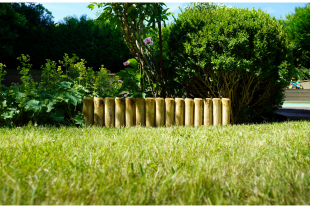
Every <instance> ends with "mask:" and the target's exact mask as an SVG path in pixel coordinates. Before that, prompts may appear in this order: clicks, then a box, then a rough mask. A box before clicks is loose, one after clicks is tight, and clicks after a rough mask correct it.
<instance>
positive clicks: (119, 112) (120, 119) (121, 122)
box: [115, 97, 125, 128]
mask: <svg viewBox="0 0 310 208" xmlns="http://www.w3.org/2000/svg"><path fill="white" fill-rule="evenodd" d="M123 126H125V98H120V97H117V98H115V127H116V128H119V127H123Z"/></svg>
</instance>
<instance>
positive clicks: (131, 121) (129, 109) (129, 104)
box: [126, 98, 136, 127]
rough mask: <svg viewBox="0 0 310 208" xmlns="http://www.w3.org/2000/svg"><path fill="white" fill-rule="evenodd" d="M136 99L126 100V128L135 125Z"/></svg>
mask: <svg viewBox="0 0 310 208" xmlns="http://www.w3.org/2000/svg"><path fill="white" fill-rule="evenodd" d="M135 109H136V106H135V99H134V98H126V127H131V126H134V125H135Z"/></svg>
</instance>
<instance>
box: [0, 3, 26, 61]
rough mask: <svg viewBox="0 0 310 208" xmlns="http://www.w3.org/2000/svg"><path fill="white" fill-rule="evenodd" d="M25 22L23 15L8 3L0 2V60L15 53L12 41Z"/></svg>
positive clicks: (17, 35)
mask: <svg viewBox="0 0 310 208" xmlns="http://www.w3.org/2000/svg"><path fill="white" fill-rule="evenodd" d="M26 22H27V20H26V18H25V16H23V15H21V14H19V13H18V12H16V11H15V10H14V9H13V7H12V6H11V4H10V3H1V4H0V25H1V27H0V37H1V39H0V45H1V48H0V49H1V50H0V51H1V53H0V58H1V60H5V59H7V58H9V57H10V56H14V55H15V51H14V42H15V41H16V39H17V38H18V37H19V36H20V34H19V33H18V31H19V30H20V29H21V28H23V27H24V26H25V24H26Z"/></svg>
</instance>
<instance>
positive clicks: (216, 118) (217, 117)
mask: <svg viewBox="0 0 310 208" xmlns="http://www.w3.org/2000/svg"><path fill="white" fill-rule="evenodd" d="M212 101H213V125H214V126H218V125H221V124H222V119H221V118H222V105H221V99H220V98H213V99H212Z"/></svg>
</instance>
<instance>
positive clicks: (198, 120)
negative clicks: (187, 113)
mask: <svg viewBox="0 0 310 208" xmlns="http://www.w3.org/2000/svg"><path fill="white" fill-rule="evenodd" d="M194 103H195V116H194V118H195V122H194V126H201V125H202V112H203V108H202V103H203V102H202V98H195V99H194Z"/></svg>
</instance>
